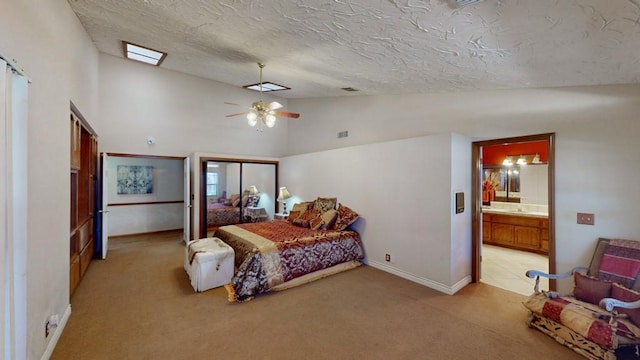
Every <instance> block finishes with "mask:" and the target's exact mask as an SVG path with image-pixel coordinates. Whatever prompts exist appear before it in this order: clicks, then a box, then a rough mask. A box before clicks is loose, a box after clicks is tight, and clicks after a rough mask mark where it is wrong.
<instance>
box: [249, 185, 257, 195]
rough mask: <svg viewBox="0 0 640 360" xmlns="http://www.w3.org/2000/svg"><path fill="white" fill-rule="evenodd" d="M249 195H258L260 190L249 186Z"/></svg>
mask: <svg viewBox="0 0 640 360" xmlns="http://www.w3.org/2000/svg"><path fill="white" fill-rule="evenodd" d="M249 195H258V188H257V187H256V186H255V185H251V186H249Z"/></svg>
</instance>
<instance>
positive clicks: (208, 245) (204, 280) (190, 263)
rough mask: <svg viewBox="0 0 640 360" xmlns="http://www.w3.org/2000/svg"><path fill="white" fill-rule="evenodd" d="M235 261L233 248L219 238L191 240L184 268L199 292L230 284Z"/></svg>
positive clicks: (185, 256)
mask: <svg viewBox="0 0 640 360" xmlns="http://www.w3.org/2000/svg"><path fill="white" fill-rule="evenodd" d="M233 262H234V253H233V249H232V248H231V246H229V245H227V244H226V243H224V242H223V241H222V240H220V239H218V238H205V239H199V240H193V241H189V242H188V243H187V247H186V248H185V252H184V269H185V270H186V271H187V274H189V278H190V279H191V286H193V290H195V291H198V292H200V291H206V290H209V289H213V288H215V287H218V286H222V285H226V284H229V283H230V282H231V278H232V277H233Z"/></svg>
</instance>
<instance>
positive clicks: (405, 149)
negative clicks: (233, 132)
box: [281, 134, 471, 293]
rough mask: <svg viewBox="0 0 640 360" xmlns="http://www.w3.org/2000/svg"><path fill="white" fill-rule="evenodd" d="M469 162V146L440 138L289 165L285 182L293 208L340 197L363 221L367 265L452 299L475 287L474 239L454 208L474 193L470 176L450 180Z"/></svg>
mask: <svg viewBox="0 0 640 360" xmlns="http://www.w3.org/2000/svg"><path fill="white" fill-rule="evenodd" d="M470 154H471V147H470V143H469V141H468V139H466V138H464V137H462V136H459V135H455V134H453V135H452V134H439V135H432V136H426V137H417V138H411V139H406V140H398V141H389V142H381V143H375V144H368V145H360V146H353V147H347V148H341V149H335V150H328V151H321V152H315V153H309V154H302V155H294V156H290V157H285V158H283V159H282V160H281V179H282V183H283V184H286V186H287V189H288V190H289V192H291V194H292V195H294V197H295V198H294V199H293V200H292V202H291V203H294V202H298V201H300V200H314V199H315V198H316V197H317V196H323V197H329V196H335V197H337V198H338V202H340V203H342V204H344V205H346V206H348V207H349V208H351V209H352V210H354V211H355V212H357V213H358V214H360V217H361V218H360V219H359V220H358V221H357V222H356V223H355V225H354V227H355V229H356V230H357V231H358V232H359V233H360V236H361V238H362V242H363V245H364V248H365V255H366V258H367V263H368V264H370V265H372V266H375V267H378V268H381V269H383V270H386V271H389V272H392V273H394V274H397V275H399V276H403V277H406V278H408V279H411V280H413V281H416V282H419V283H422V284H424V285H427V286H430V287H432V288H435V289H438V290H440V291H443V292H446V293H454V292H455V291H456V290H457V289H459V287H456V286H455V285H456V283H457V282H459V281H463V282H464V279H465V278H467V282H468V281H470V278H469V276H470V269H471V266H470V259H471V255H470V254H471V250H470V249H471V240H470V239H471V238H470V236H471V232H470V230H467V231H465V229H459V228H460V227H461V226H464V225H465V224H467V225H468V224H469V222H470V215H469V214H470V212H469V211H466V212H465V213H464V214H461V215H458V217H456V218H454V217H453V214H452V211H453V203H452V200H451V199H452V196H453V193H452V189H454V188H455V189H457V190H460V191H464V192H466V193H469V192H470V176H467V179H465V178H462V177H461V178H460V179H456V180H452V176H454V175H456V176H457V175H467V174H468V173H469V171H470V168H471V167H470V160H469V159H470ZM465 159H466V160H468V161H464V160H465ZM454 161H455V162H454ZM458 219H460V221H458ZM465 219H466V220H465ZM454 234H455V236H456V237H457V238H460V240H458V239H456V240H455V241H452V235H454ZM385 254H390V255H391V262H385ZM453 256H456V257H459V256H460V257H462V258H459V259H458V258H453ZM454 263H455V265H453V264H454ZM459 263H460V264H466V263H469V265H467V266H464V265H462V266H460V265H457V264H459ZM461 269H462V271H461ZM463 285H464V283H463V284H462V286H463Z"/></svg>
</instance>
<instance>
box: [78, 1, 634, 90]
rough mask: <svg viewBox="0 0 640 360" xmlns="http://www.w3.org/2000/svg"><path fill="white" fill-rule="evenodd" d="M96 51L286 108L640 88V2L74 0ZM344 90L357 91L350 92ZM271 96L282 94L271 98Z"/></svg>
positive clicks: (79, 16)
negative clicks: (315, 102)
mask: <svg viewBox="0 0 640 360" xmlns="http://www.w3.org/2000/svg"><path fill="white" fill-rule="evenodd" d="M69 4H70V5H71V7H72V8H73V10H74V11H75V12H76V14H77V15H78V18H79V19H80V21H81V22H82V24H83V25H84V27H85V28H86V29H87V31H88V32H89V34H90V35H91V37H92V39H93V41H94V42H95V44H96V46H97V47H98V49H99V50H100V51H101V52H104V53H107V54H111V55H115V56H120V57H122V48H121V43H120V41H121V40H127V41H130V42H133V43H137V44H140V45H143V46H148V47H151V48H154V49H157V50H161V51H166V52H168V56H167V58H166V59H165V61H164V62H163V63H162V65H161V67H163V68H167V69H171V70H176V71H180V72H184V73H189V74H193V75H196V76H200V77H204V78H208V79H213V80H217V81H221V82H224V83H228V84H232V85H236V86H242V85H246V84H252V83H256V82H258V74H259V71H258V67H257V65H256V62H264V63H266V65H267V66H266V67H265V69H264V80H265V81H272V82H275V83H278V84H282V85H285V86H289V87H291V88H292V89H291V90H287V91H282V92H279V93H277V95H278V96H282V97H286V98H305V97H323V96H344V95H349V94H352V95H377V94H401V93H423V92H453V91H473V90H487V89H510V88H524V87H555V86H567V85H597V84H628V83H638V82H640V66H639V65H640V64H639V59H640V0H519V1H518V0H484V1H482V2H479V3H477V4H475V5H472V6H467V7H464V8H461V9H460V8H456V6H455V5H454V4H455V2H453V1H452V0H332V1H330V0H268V1H267V0H262V1H261V0H226V1H211V0H127V1H123V0H69ZM344 87H353V88H356V89H359V90H360V91H359V92H355V93H348V92H345V91H343V90H340V89H341V88H344ZM274 94H276V93H274Z"/></svg>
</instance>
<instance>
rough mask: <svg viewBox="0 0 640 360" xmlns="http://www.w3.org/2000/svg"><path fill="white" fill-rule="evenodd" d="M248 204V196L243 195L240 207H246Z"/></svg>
mask: <svg viewBox="0 0 640 360" xmlns="http://www.w3.org/2000/svg"><path fill="white" fill-rule="evenodd" d="M248 202H249V195H243V196H242V207H245V206H247V203H248Z"/></svg>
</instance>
